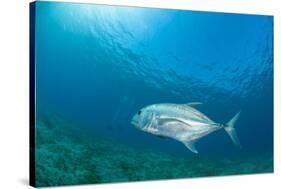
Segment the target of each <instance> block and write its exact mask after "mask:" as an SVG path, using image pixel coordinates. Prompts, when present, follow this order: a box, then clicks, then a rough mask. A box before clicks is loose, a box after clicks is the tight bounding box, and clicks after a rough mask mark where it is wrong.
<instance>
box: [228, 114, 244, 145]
mask: <svg viewBox="0 0 281 189" xmlns="http://www.w3.org/2000/svg"><path fill="white" fill-rule="evenodd" d="M239 116H240V112H238V113H237V114H236V115H235V116H234V117H233V118H232V119H231V120H230V121H229V122H228V123H227V124H226V125H225V126H224V130H225V131H226V132H227V134H228V135H229V136H230V138H231V140H232V142H233V143H234V144H235V145H236V146H237V147H239V148H241V144H240V141H239V138H238V136H237V133H236V131H235V128H234V127H235V123H236V121H237V120H238V118H239Z"/></svg>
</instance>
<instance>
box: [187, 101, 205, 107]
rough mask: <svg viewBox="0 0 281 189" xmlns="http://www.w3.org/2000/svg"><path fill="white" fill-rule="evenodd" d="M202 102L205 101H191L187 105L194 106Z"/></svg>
mask: <svg viewBox="0 0 281 189" xmlns="http://www.w3.org/2000/svg"><path fill="white" fill-rule="evenodd" d="M201 104H203V103H202V102H189V103H187V104H186V105H188V106H192V107H194V106H197V105H201Z"/></svg>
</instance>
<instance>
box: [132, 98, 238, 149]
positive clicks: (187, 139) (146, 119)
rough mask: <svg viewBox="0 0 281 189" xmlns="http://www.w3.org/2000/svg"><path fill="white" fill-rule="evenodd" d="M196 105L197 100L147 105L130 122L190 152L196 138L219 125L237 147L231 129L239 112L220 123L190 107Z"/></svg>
mask: <svg viewBox="0 0 281 189" xmlns="http://www.w3.org/2000/svg"><path fill="white" fill-rule="evenodd" d="M198 104H201V103H188V104H172V103H163V104H154V105H150V106H147V107H145V108H142V109H141V110H140V111H138V113H137V114H135V115H134V117H133V118H132V121H131V123H132V124H133V125H134V126H135V127H136V128H138V129H140V130H142V131H144V132H147V133H151V134H153V135H157V136H161V137H168V138H172V139H175V140H177V141H180V142H182V143H183V144H184V145H185V146H186V147H187V148H188V149H189V150H191V151H192V152H194V153H198V151H197V149H196V148H195V145H194V144H195V142H196V141H198V140H199V139H200V138H202V137H204V136H206V135H208V134H210V133H212V132H214V131H217V130H219V129H222V128H224V129H225V130H226V132H227V133H228V134H229V135H230V137H231V139H232V141H233V142H234V143H235V144H236V145H238V146H240V142H239V140H238V137H237V134H236V132H235V129H234V124H235V122H236V120H237V119H238V117H239V114H240V113H238V114H236V115H235V116H234V117H233V118H232V119H231V120H230V121H229V122H228V123H227V124H226V125H225V126H224V125H222V124H219V123H216V122H214V121H213V120H211V119H210V118H208V117H207V116H206V115H204V114H203V113H202V112H200V111H198V110H197V109H195V108H194V106H196V105H198Z"/></svg>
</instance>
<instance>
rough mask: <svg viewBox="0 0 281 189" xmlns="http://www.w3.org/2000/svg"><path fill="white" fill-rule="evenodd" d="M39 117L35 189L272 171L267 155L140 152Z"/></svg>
mask: <svg viewBox="0 0 281 189" xmlns="http://www.w3.org/2000/svg"><path fill="white" fill-rule="evenodd" d="M38 117H39V118H38V119H37V122H36V162H35V163H36V186H37V187H41V186H60V185H73V184H90V183H91V184H93V183H109V182H124V181H141V180H157V179H174V178H191V177H202V176H219V175H234V174H251V173H264V172H272V171H273V159H272V157H270V156H269V157H268V156H264V157H249V158H246V159H245V158H244V159H236V160H216V161H214V160H209V159H203V158H194V157H193V158H192V157H191V158H188V159H187V158H182V157H174V156H171V155H168V154H165V153H159V152H157V153H156V152H151V151H145V150H144V151H138V150H136V149H134V148H132V147H129V146H128V145H127V144H121V143H118V142H117V141H113V140H110V139H104V138H100V137H98V136H96V137H89V136H87V135H85V134H81V133H83V132H81V131H79V129H77V128H75V127H74V126H73V127H71V126H70V125H71V124H70V123H67V122H66V121H64V120H62V119H60V118H59V117H56V116H54V115H40V116H38ZM78 133H79V134H78ZM113 144H114V145H113Z"/></svg>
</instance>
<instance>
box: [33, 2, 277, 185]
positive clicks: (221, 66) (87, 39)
mask: <svg viewBox="0 0 281 189" xmlns="http://www.w3.org/2000/svg"><path fill="white" fill-rule="evenodd" d="M35 36H36V108H37V119H40V118H41V117H40V116H41V114H40V113H38V112H44V111H45V112H52V113H53V114H56V115H60V118H61V119H64V120H68V121H69V122H71V123H72V124H70V125H64V126H63V129H64V130H67V129H68V128H69V129H72V128H71V127H74V128H75V129H78V131H76V133H75V134H76V135H77V136H79V132H81V135H82V133H83V134H85V133H86V134H87V135H88V136H90V137H91V136H92V137H95V136H97V135H98V136H99V137H101V138H104V139H105V140H106V139H110V140H114V141H118V142H120V144H122V145H125V146H128V148H132V149H134V150H136V151H139V152H142V151H145V150H149V151H151V152H155V153H156V154H157V153H161V154H162V153H163V154H169V155H171V156H173V157H180V158H194V157H196V158H197V157H198V158H210V157H212V158H214V159H216V160H219V159H228V158H229V159H231V158H239V159H242V160H243V159H247V158H249V157H260V156H264V155H265V154H267V155H268V156H270V157H271V158H272V156H273V17H272V16H262V15H246V14H225V13H211V12H197V11H184V10H166V9H152V8H136V7H118V6H106V5H90V4H75V3H48V2H37V3H36V34H35ZM188 102H202V103H203V104H202V105H200V106H198V107H197V108H198V109H199V110H200V111H202V112H203V113H204V114H205V115H207V116H208V117H210V118H211V119H213V120H214V121H216V122H218V123H226V122H228V121H229V120H230V119H231V118H232V117H233V116H234V115H235V114H236V113H237V112H238V111H241V116H240V118H239V120H238V122H237V125H236V129H237V134H238V136H239V138H240V141H241V144H242V149H237V148H235V146H234V145H233V144H232V142H231V140H230V138H229V136H228V135H227V134H226V133H225V131H224V130H220V131H217V132H215V133H212V134H210V135H208V136H207V137H204V138H202V139H201V140H200V141H199V142H198V143H197V149H198V151H199V155H195V154H193V153H192V152H190V151H189V150H188V149H187V148H186V147H185V146H184V145H183V144H182V143H180V142H178V141H175V140H163V139H160V138H158V137H155V136H153V135H149V134H147V133H144V132H141V131H139V130H137V129H136V128H134V127H133V126H132V125H131V124H130V120H131V118H132V116H133V115H134V114H135V113H136V112H137V111H138V110H139V109H140V108H142V107H144V106H147V105H150V104H156V103H179V104H184V103H188ZM49 119H52V118H49ZM37 130H39V131H40V128H39V127H37ZM50 137H51V136H50ZM37 139H38V140H40V139H39V138H37ZM81 144H82V142H81ZM112 145H113V146H114V145H116V144H115V143H112ZM81 183H83V182H82V181H81ZM57 184H58V183H57Z"/></svg>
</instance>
